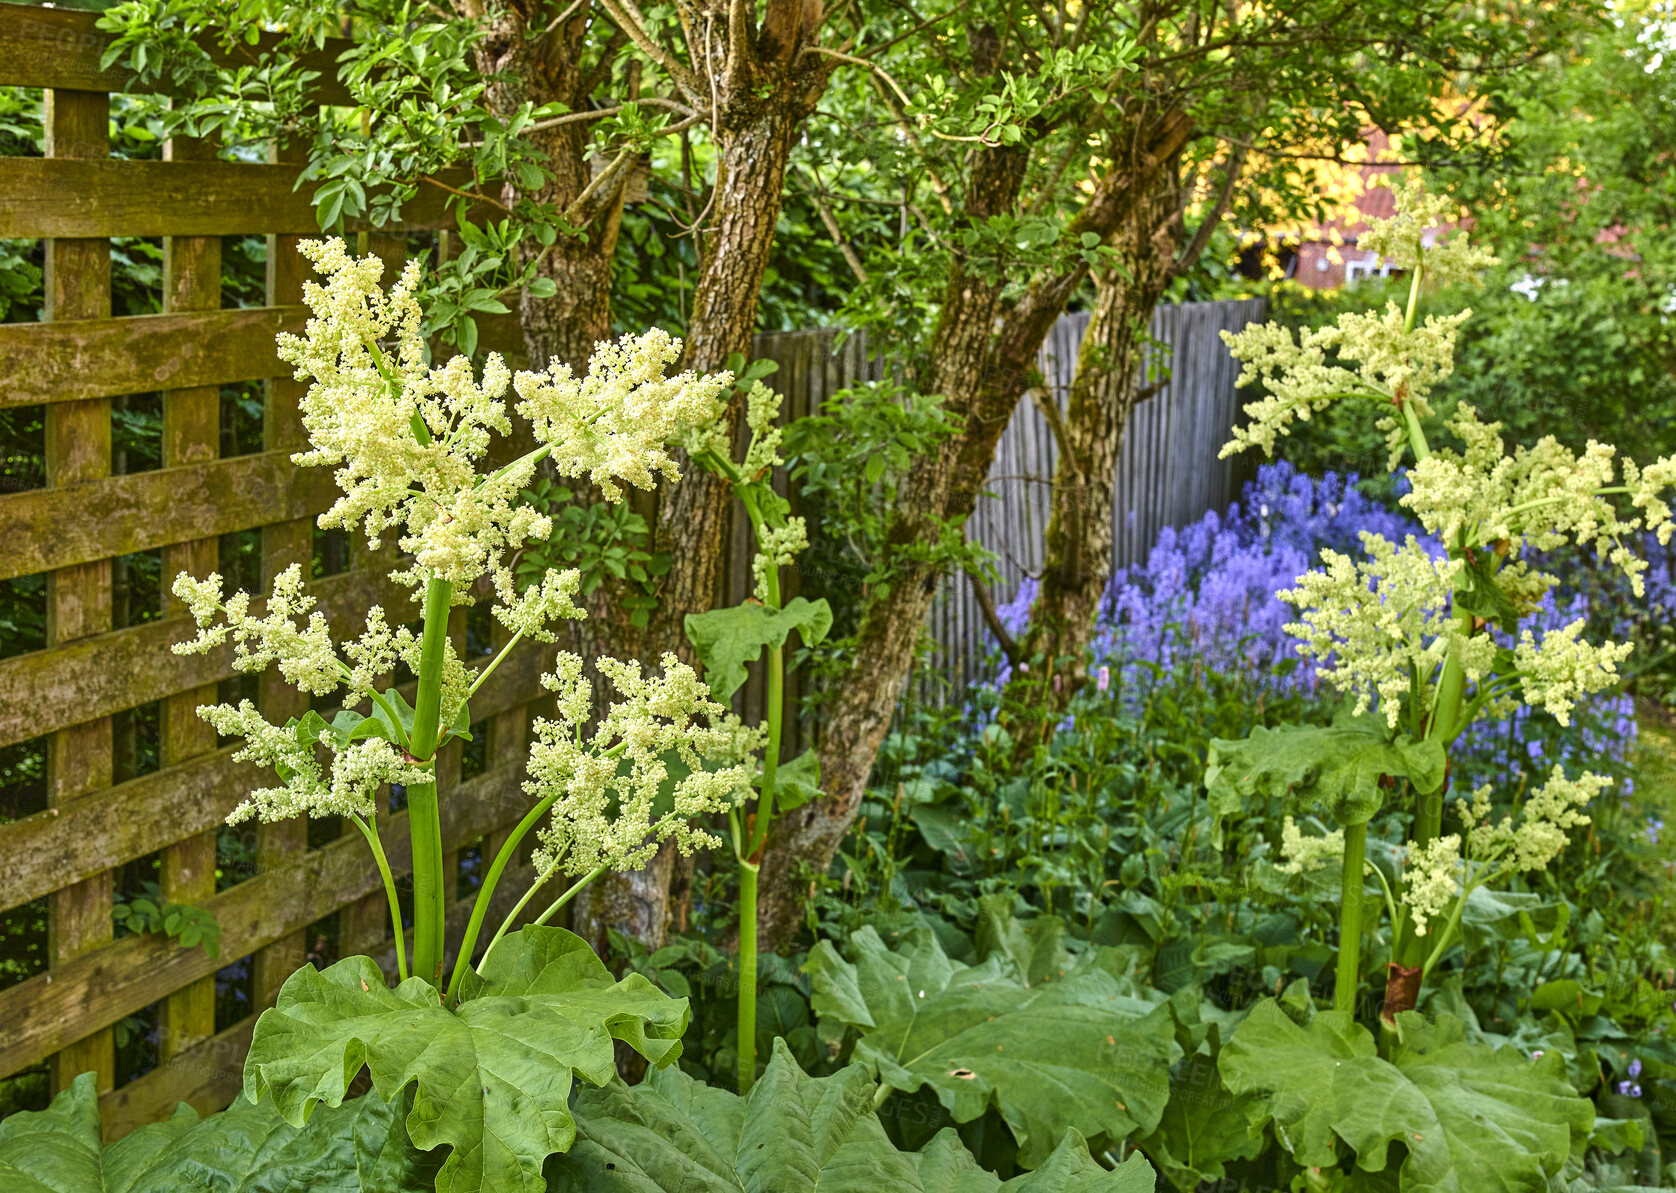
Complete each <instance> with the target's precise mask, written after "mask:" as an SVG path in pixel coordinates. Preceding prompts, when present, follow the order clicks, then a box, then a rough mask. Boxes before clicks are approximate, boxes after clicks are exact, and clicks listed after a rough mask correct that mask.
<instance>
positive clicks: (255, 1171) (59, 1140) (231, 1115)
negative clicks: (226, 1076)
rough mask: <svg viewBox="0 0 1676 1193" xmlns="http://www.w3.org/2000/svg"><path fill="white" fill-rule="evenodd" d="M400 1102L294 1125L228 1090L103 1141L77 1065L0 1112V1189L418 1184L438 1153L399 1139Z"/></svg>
mask: <svg viewBox="0 0 1676 1193" xmlns="http://www.w3.org/2000/svg"><path fill="white" fill-rule="evenodd" d="M400 1118H401V1112H400V1110H399V1109H398V1108H393V1107H391V1106H390V1105H388V1104H386V1103H385V1102H384V1101H382V1100H381V1099H379V1098H376V1097H364V1098H357V1099H354V1100H352V1101H350V1102H347V1103H345V1104H344V1105H343V1106H341V1107H336V1108H322V1109H321V1110H320V1111H319V1112H318V1113H316V1114H314V1115H313V1116H311V1117H310V1118H309V1120H308V1123H307V1125H306V1126H303V1127H301V1128H298V1127H294V1126H292V1125H291V1124H290V1123H287V1122H286V1121H285V1120H284V1119H282V1118H281V1117H280V1116H279V1114H278V1112H277V1111H276V1110H275V1109H274V1106H273V1103H272V1102H271V1101H268V1102H264V1103H262V1104H260V1105H251V1104H250V1103H249V1102H246V1101H245V1100H244V1099H242V1098H240V1099H236V1100H235V1101H234V1102H233V1105H232V1106H230V1107H229V1108H228V1109H226V1110H224V1111H222V1112H221V1113H219V1114H213V1115H211V1116H209V1117H208V1118H205V1119H199V1117H198V1114H197V1112H196V1111H194V1110H193V1109H192V1108H191V1107H190V1106H188V1105H186V1104H185V1103H182V1104H181V1105H180V1106H179V1107H178V1108H177V1109H176V1110H175V1113H174V1115H173V1116H172V1117H170V1118H169V1119H168V1120H166V1121H164V1122H161V1123H154V1124H151V1125H150V1126H144V1127H141V1128H139V1129H138V1130H136V1131H133V1132H130V1133H129V1134H127V1135H125V1136H123V1138H122V1139H120V1140H118V1141H117V1142H116V1143H113V1144H111V1145H110V1146H108V1147H106V1146H104V1145H103V1143H102V1140H101V1136H100V1124H99V1098H98V1092H97V1089H96V1086H95V1082H94V1074H92V1073H83V1074H82V1075H81V1076H79V1077H77V1078H76V1080H75V1081H74V1082H73V1083H72V1084H71V1086H70V1088H68V1089H66V1090H64V1091H63V1092H62V1093H60V1094H59V1095H58V1096H57V1097H56V1098H54V1099H53V1100H52V1105H51V1106H49V1107H48V1108H47V1109H46V1110H44V1111H40V1112H29V1111H25V1112H22V1113H19V1114H14V1115H11V1116H9V1117H8V1118H6V1119H5V1120H4V1121H3V1122H0V1188H4V1189H5V1190H6V1193H159V1191H161V1190H167V1191H168V1193H290V1191H292V1190H298V1189H307V1190H309V1191H310V1193H429V1190H430V1189H432V1188H433V1187H434V1181H435V1174H436V1168H437V1165H438V1164H439V1163H440V1162H441V1156H440V1155H426V1154H424V1153H422V1152H420V1151H418V1150H417V1149H416V1148H414V1147H413V1145H412V1144H411V1143H410V1142H408V1138H407V1133H406V1132H405V1131H404V1130H403V1129H402V1128H401V1125H400Z"/></svg>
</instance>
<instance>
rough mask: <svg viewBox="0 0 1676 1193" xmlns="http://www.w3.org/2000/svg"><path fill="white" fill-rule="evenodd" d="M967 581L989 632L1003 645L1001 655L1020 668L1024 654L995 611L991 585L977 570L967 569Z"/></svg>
mask: <svg viewBox="0 0 1676 1193" xmlns="http://www.w3.org/2000/svg"><path fill="white" fill-rule="evenodd" d="M966 579H967V581H968V582H969V583H970V584H971V585H972V595H973V596H974V597H976V598H977V599H978V610H979V611H980V612H981V613H982V614H983V619H984V624H985V625H987V626H988V627H989V632H990V633H991V634H993V635H995V641H996V642H998V643H1000V645H1001V653H1002V654H1004V655H1006V656H1007V661H1008V662H1009V663H1011V664H1012V665H1013V666H1015V667H1016V666H1018V664H1019V662H1020V661H1021V660H1022V659H1023V658H1024V652H1023V651H1021V650H1020V649H1019V647H1018V643H1017V642H1016V641H1014V639H1013V636H1012V635H1011V634H1009V633H1007V627H1006V626H1004V625H1002V624H1001V615H1000V614H999V613H997V612H996V611H995V598H994V597H993V596H992V595H990V591H989V585H987V584H985V583H984V580H983V577H982V576H980V575H978V573H977V569H976V568H972V567H968V568H967V569H966Z"/></svg>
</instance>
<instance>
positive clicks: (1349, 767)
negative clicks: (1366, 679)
mask: <svg viewBox="0 0 1676 1193" xmlns="http://www.w3.org/2000/svg"><path fill="white" fill-rule="evenodd" d="M1446 761H1447V760H1446V758H1445V757H1444V753H1443V747H1442V746H1441V745H1440V744H1439V743H1438V742H1436V741H1418V742H1417V741H1414V740H1413V739H1411V738H1409V737H1407V736H1406V735H1399V736H1398V737H1397V738H1396V739H1395V740H1392V739H1391V733H1390V730H1389V729H1388V728H1387V726H1386V724H1385V720H1384V718H1383V717H1380V716H1379V715H1377V714H1375V713H1366V714H1363V715H1362V716H1359V717H1357V716H1349V715H1341V716H1340V717H1339V718H1338V719H1337V720H1335V721H1334V722H1333V724H1332V725H1331V726H1329V727H1327V728H1321V727H1319V726H1312V725H1283V726H1281V727H1279V728H1277V729H1269V728H1266V727H1264V726H1261V725H1259V726H1258V727H1257V728H1255V729H1253V730H1252V731H1251V736H1250V737H1247V738H1243V739H1241V740H1238V741H1230V740H1228V739H1226V738H1213V739H1212V740H1211V743H1210V756H1209V759H1208V761H1207V763H1206V765H1205V786H1206V788H1207V790H1208V793H1209V798H1208V800H1207V803H1208V804H1209V807H1210V810H1211V812H1212V814H1213V815H1215V816H1218V817H1223V816H1231V815H1235V814H1237V813H1239V812H1241V811H1243V810H1244V809H1245V801H1246V800H1247V799H1249V798H1251V797H1254V796H1265V797H1296V799H1297V800H1298V801H1301V802H1302V803H1304V804H1306V805H1307V804H1310V803H1316V802H1319V803H1321V804H1322V805H1324V806H1325V807H1326V809H1327V811H1328V812H1329V814H1330V815H1331V816H1332V817H1333V819H1334V820H1336V821H1337V822H1338V823H1339V824H1341V825H1346V824H1365V823H1366V822H1367V821H1368V820H1370V819H1372V817H1373V815H1374V813H1376V812H1378V811H1379V808H1380V805H1381V804H1382V803H1383V802H1384V793H1383V791H1382V790H1381V788H1380V786H1379V780H1380V778H1381V777H1382V776H1386V775H1389V776H1391V777H1393V778H1400V779H1408V780H1410V781H1411V782H1413V784H1414V785H1415V787H1417V788H1419V789H1420V790H1421V791H1435V790H1436V789H1437V788H1438V787H1439V786H1441V785H1442V783H1443V775H1444V767H1445V764H1446Z"/></svg>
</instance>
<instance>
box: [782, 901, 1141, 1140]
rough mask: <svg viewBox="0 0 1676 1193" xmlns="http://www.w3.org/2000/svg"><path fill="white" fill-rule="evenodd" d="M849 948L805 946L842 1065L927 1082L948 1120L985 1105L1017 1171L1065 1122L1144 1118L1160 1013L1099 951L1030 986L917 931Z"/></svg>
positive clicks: (1127, 1131) (1102, 1123) (990, 961)
mask: <svg viewBox="0 0 1676 1193" xmlns="http://www.w3.org/2000/svg"><path fill="white" fill-rule="evenodd" d="M996 935H997V936H998V938H999V937H1000V936H1002V935H1004V934H1003V933H1001V932H1000V931H997V933H996ZM1013 943H1015V944H1016V943H1018V942H1016V941H1015V942H1013ZM849 952H850V958H849V959H848V960H846V959H845V958H844V957H842V956H840V955H839V953H838V951H837V950H836V949H834V948H833V947H832V945H831V943H830V942H828V941H822V942H821V943H820V944H818V945H817V946H816V947H815V949H814V951H813V952H811V953H810V954H809V963H808V965H807V966H806V970H807V972H808V973H810V974H811V975H812V977H813V981H814V1007H815V1010H816V1012H817V1013H819V1014H821V1015H823V1016H825V1017H826V1018H828V1019H830V1020H836V1021H838V1022H841V1023H844V1024H846V1025H848V1026H850V1027H854V1028H856V1029H857V1030H858V1031H859V1033H860V1038H859V1040H858V1041H857V1043H856V1046H855V1059H856V1060H857V1061H859V1062H861V1063H862V1064H864V1065H866V1066H867V1068H868V1070H869V1071H870V1072H873V1073H875V1074H877V1076H878V1078H879V1080H880V1081H881V1082H882V1083H884V1084H885V1085H887V1086H889V1087H890V1088H892V1089H895V1090H900V1091H902V1092H903V1093H912V1092H913V1091H915V1090H917V1089H919V1088H921V1087H922V1086H928V1087H930V1088H931V1090H932V1091H933V1092H935V1093H936V1095H937V1098H938V1100H939V1101H940V1102H942V1104H943V1106H944V1107H945V1108H946V1109H947V1110H948V1111H949V1113H950V1114H951V1115H953V1117H954V1120H955V1121H956V1122H960V1123H964V1122H970V1121H971V1120H973V1119H976V1118H979V1117H981V1116H982V1115H983V1113H984V1112H985V1111H986V1110H987V1109H988V1108H989V1107H990V1106H994V1107H996V1109H998V1110H999V1111H1000V1113H1001V1115H1002V1117H1003V1118H1004V1119H1005V1120H1006V1122H1007V1125H1008V1126H1009V1127H1011V1128H1012V1131H1013V1134H1014V1135H1015V1136H1016V1137H1017V1139H1018V1144H1019V1153H1020V1157H1021V1159H1022V1161H1023V1163H1024V1164H1025V1165H1027V1166H1029V1167H1036V1166H1039V1165H1041V1164H1043V1163H1045V1161H1046V1160H1047V1157H1048V1154H1049V1153H1050V1152H1051V1151H1052V1150H1053V1147H1054V1145H1055V1144H1056V1143H1058V1141H1059V1139H1060V1137H1061V1136H1062V1135H1063V1133H1064V1131H1065V1128H1067V1127H1071V1128H1074V1129H1075V1130H1077V1131H1079V1132H1081V1133H1082V1134H1083V1135H1085V1136H1087V1137H1089V1138H1095V1137H1106V1138H1110V1139H1121V1138H1124V1137H1127V1136H1131V1135H1135V1134H1142V1135H1144V1134H1146V1133H1148V1132H1150V1131H1152V1130H1153V1128H1155V1127H1156V1126H1157V1125H1158V1120H1159V1116H1160V1115H1161V1114H1162V1113H1163V1110H1164V1105H1165V1102H1166V1101H1167V1100H1168V1098H1169V1092H1170V1081H1169V1070H1170V1057H1171V1053H1172V1049H1173V1047H1174V1039H1173V1026H1172V1023H1171V1019H1170V1012H1169V1009H1168V1007H1166V1006H1164V1005H1162V1004H1157V1003H1152V1002H1148V1001H1147V1000H1145V999H1143V998H1141V997H1139V995H1138V994H1137V992H1136V990H1135V988H1134V986H1133V985H1132V983H1130V982H1129V981H1128V980H1127V979H1125V978H1122V977H1119V976H1117V974H1118V973H1121V972H1122V970H1121V969H1120V968H1118V962H1119V961H1120V960H1121V959H1120V958H1119V957H1118V956H1117V955H1116V953H1115V952H1114V951H1113V950H1108V949H1101V950H1098V951H1097V952H1094V953H1090V954H1088V955H1086V956H1085V957H1084V958H1082V959H1081V960H1080V961H1079V963H1078V964H1077V965H1075V966H1073V967H1070V968H1068V969H1066V970H1064V971H1063V972H1062V973H1050V972H1038V973H1035V974H1033V975H1030V976H1032V977H1034V978H1035V979H1036V980H1035V981H1034V982H1033V983H1032V984H1030V985H1026V984H1025V981H1024V980H1023V979H1022V977H1021V976H1020V975H1019V974H1018V973H1017V972H1016V971H1015V970H1014V968H1013V965H1012V963H1011V962H1010V961H1006V960H1003V952H1002V951H1000V950H997V951H996V952H993V953H991V955H990V956H989V957H988V958H987V959H986V960H985V961H984V962H983V963H982V964H980V965H977V966H965V965H961V964H959V963H958V962H955V961H952V960H950V959H949V957H948V955H947V954H946V953H944V952H943V949H942V947H941V945H939V944H938V942H937V938H936V937H935V936H934V935H933V934H932V932H931V931H930V930H929V929H928V928H926V927H924V926H920V927H917V928H915V929H914V930H913V931H912V932H910V933H909V934H908V935H907V936H906V937H905V939H904V941H903V944H902V947H901V949H900V950H892V949H890V948H887V947H886V945H885V943H884V941H882V940H881V939H880V938H879V936H878V934H877V933H876V932H874V931H873V929H872V928H863V929H862V930H861V931H860V932H857V933H856V934H855V935H854V936H852V937H851V938H850V948H849ZM1039 952H1045V950H1031V951H1030V958H1031V959H1032V960H1035V959H1037V956H1038V953H1039ZM1107 964H1109V965H1110V966H1111V968H1110V969H1108V968H1106V965H1107Z"/></svg>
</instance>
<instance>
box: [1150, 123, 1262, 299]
mask: <svg viewBox="0 0 1676 1193" xmlns="http://www.w3.org/2000/svg"><path fill="white" fill-rule="evenodd" d="M1250 152H1251V151H1250V150H1249V149H1248V148H1246V147H1245V146H1243V145H1241V146H1237V147H1236V148H1235V149H1234V152H1233V154H1232V155H1231V156H1230V157H1229V158H1228V160H1227V162H1226V163H1224V165H1223V167H1222V189H1221V190H1220V191H1218V192H1217V195H1216V201H1215V202H1214V203H1212V204H1211V207H1210V210H1209V211H1207V212H1205V218H1204V219H1202V220H1200V221H1199V227H1198V228H1197V229H1196V230H1195V231H1194V233H1193V239H1192V240H1190V241H1188V242H1187V246H1186V247H1185V248H1183V249H1182V250H1181V252H1180V253H1178V254H1176V259H1175V261H1174V262H1172V263H1171V265H1170V276H1171V277H1180V276H1181V275H1182V274H1184V273H1186V272H1187V271H1188V270H1189V269H1192V268H1193V267H1194V266H1195V265H1197V264H1198V263H1199V258H1200V256H1202V255H1203V254H1204V251H1205V246H1206V245H1208V244H1209V243H1210V238H1211V236H1212V235H1213V234H1214V233H1215V232H1216V225H1217V224H1219V223H1220V222H1221V221H1222V214H1223V212H1225V211H1227V210H1228V203H1229V201H1230V200H1231V199H1232V198H1233V197H1234V187H1235V185H1236V184H1237V183H1238V182H1239V180H1240V172H1241V171H1242V170H1244V169H1245V159H1246V157H1247V156H1248V155H1249V154H1250Z"/></svg>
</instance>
